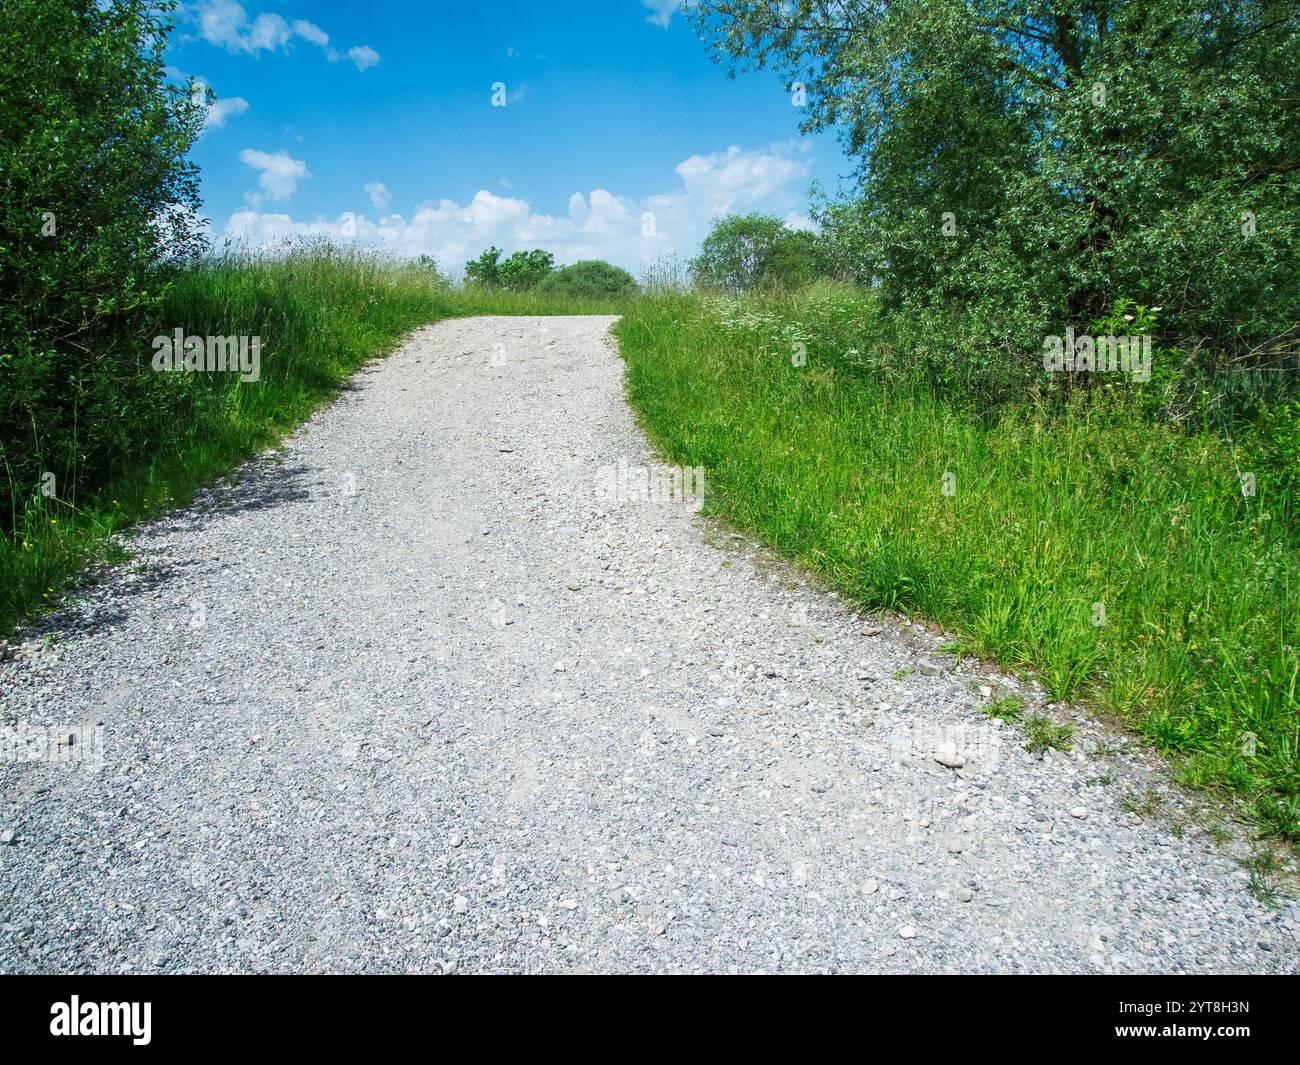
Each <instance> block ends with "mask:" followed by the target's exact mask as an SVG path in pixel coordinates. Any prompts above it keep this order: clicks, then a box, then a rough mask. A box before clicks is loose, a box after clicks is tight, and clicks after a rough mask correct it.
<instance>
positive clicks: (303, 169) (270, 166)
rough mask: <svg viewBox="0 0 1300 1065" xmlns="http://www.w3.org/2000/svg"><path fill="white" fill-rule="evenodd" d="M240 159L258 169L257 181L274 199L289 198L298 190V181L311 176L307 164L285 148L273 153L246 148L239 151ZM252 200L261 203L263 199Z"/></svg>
mask: <svg viewBox="0 0 1300 1065" xmlns="http://www.w3.org/2000/svg"><path fill="white" fill-rule="evenodd" d="M239 161H240V162H241V163H246V164H247V165H248V166H251V167H252V168H253V169H254V170H256V171H258V175H257V182H258V184H259V185H261V186H262V191H263V192H265V193H266V195H267V196H268V197H269V198H270V199H272V200H287V199H288V198H289V197H290V196H292V195H293V194H294V193H295V192H297V191H298V182H300V181H301V180H303V178H308V177H311V174H310V173H309V172H308V170H307V164H306V163H304V162H303V161H302V160H301V159H294V158H292V157H291V156H290V155H289V154H288V153H287V152H285V151H284V150H283V149H282V150H280V151H278V152H276V153H275V154H274V155H272V154H271V153H270V152H260V151H258V150H257V149H256V148H245V149H244V150H243V151H242V152H240V153H239ZM250 202H257V203H260V202H261V200H260V199H258V200H256V201H250Z"/></svg>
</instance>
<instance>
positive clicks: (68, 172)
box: [0, 0, 206, 528]
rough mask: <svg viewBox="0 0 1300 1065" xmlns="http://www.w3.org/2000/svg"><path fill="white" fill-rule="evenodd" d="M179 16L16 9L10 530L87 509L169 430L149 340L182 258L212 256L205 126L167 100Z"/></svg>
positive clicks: (129, 4)
mask: <svg viewBox="0 0 1300 1065" xmlns="http://www.w3.org/2000/svg"><path fill="white" fill-rule="evenodd" d="M171 6H172V5H170V4H153V3H147V2H139V0H74V2H71V3H69V2H68V0H7V2H6V3H5V4H4V5H3V8H0V466H3V468H4V473H5V477H6V479H7V481H8V489H9V493H8V494H9V501H10V507H11V509H10V513H9V515H8V522H7V524H8V527H10V528H13V527H15V526H16V524H17V522H18V520H19V515H20V512H21V511H22V510H23V508H24V507H25V505H26V501H27V500H29V499H30V498H31V496H32V494H33V493H34V491H35V489H36V488H37V486H38V484H39V483H41V482H43V481H44V482H45V483H46V484H51V482H50V481H49V478H48V477H47V476H46V475H47V474H53V475H54V479H53V482H52V486H53V487H54V489H55V490H56V491H57V493H58V498H61V499H67V500H71V499H74V498H75V497H76V495H77V490H78V488H82V489H84V488H87V487H94V486H96V485H98V484H101V483H102V482H103V481H104V480H105V479H106V478H108V477H109V476H111V475H112V474H113V472H114V471H115V470H118V469H120V468H121V466H122V464H123V463H124V462H125V461H126V460H127V459H128V458H129V457H131V456H132V455H133V453H134V452H136V451H138V450H140V449H141V448H145V449H147V448H148V447H150V446H153V445H154V444H156V442H157V439H158V437H157V435H153V431H155V430H157V431H161V429H162V427H163V426H165V425H166V422H167V403H168V399H167V393H168V389H167V388H166V387H165V385H164V384H163V383H162V382H160V381H159V380H158V378H159V375H157V374H154V373H153V372H152V370H151V367H150V348H149V344H148V342H147V341H146V340H145V339H144V338H145V336H146V335H147V332H146V329H147V326H148V325H150V324H151V322H150V319H151V316H152V315H153V314H154V313H155V310H156V307H157V305H158V301H159V299H160V297H161V295H162V293H163V288H164V277H165V267H166V264H167V262H168V260H169V259H175V258H181V257H184V256H186V255H187V254H189V253H190V252H192V251H194V250H196V248H197V245H198V228H197V216H196V214H195V211H196V209H197V207H198V204H199V200H198V190H197V176H196V170H195V168H194V166H193V165H192V164H191V163H188V162H187V161H186V158H185V157H186V153H187V152H188V151H189V148H190V145H191V144H192V143H193V141H194V139H195V137H196V136H197V135H198V133H199V130H200V129H201V127H202V122H203V118H204V115H205V112H206V107H205V102H204V100H203V99H202V97H201V96H195V95H194V94H193V93H192V89H193V86H190V85H186V86H179V85H171V84H168V82H167V80H166V74H165V72H164V64H163V51H164V48H165V44H166V37H167V33H168V31H169V30H170V23H169V21H168V19H167V14H168V12H169V9H170V8H171Z"/></svg>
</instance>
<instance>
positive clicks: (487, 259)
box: [465, 246, 501, 288]
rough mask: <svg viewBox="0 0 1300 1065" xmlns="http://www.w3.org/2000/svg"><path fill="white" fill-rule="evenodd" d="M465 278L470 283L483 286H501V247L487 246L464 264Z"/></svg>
mask: <svg viewBox="0 0 1300 1065" xmlns="http://www.w3.org/2000/svg"><path fill="white" fill-rule="evenodd" d="M465 280H466V281H467V282H469V283H470V284H471V285H482V286H483V287H484V288H499V287H500V286H501V249H500V248H498V247H495V246H494V247H491V248H488V249H487V251H485V252H483V254H481V255H480V256H479V257H478V258H477V259H471V260H470V261H469V262H467V263H466V264H465Z"/></svg>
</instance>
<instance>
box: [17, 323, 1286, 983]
mask: <svg viewBox="0 0 1300 1065" xmlns="http://www.w3.org/2000/svg"><path fill="white" fill-rule="evenodd" d="M610 322H611V319H609V318H601V317H584V318H481V319H471V320H458V321H449V322H444V323H440V324H438V325H436V326H432V327H429V328H427V329H424V330H421V331H419V332H418V333H417V334H415V335H414V336H413V337H412V338H411V339H410V341H409V342H408V343H407V344H406V345H405V346H404V347H403V348H402V349H401V350H400V351H399V352H397V353H396V354H394V355H393V356H392V357H390V358H388V359H386V360H384V361H382V362H378V363H375V364H374V365H373V366H372V367H371V368H370V369H368V370H367V371H366V372H364V373H362V374H361V375H359V377H358V378H357V380H356V387H355V388H354V389H351V390H349V391H348V392H346V393H345V394H344V395H343V397H341V398H340V400H339V401H338V402H337V403H335V404H334V405H333V406H332V407H330V408H329V409H328V410H325V411H322V412H321V413H320V414H319V415H318V416H317V417H315V418H314V419H313V420H312V421H311V422H310V423H309V424H308V425H307V426H306V427H305V428H304V429H303V430H302V431H301V432H299V433H297V434H296V435H295V436H294V437H293V438H292V439H291V440H290V441H288V443H287V445H286V446H285V448H284V449H283V450H282V451H281V452H280V453H279V454H278V455H277V456H274V457H264V458H262V459H259V460H258V461H256V462H254V463H250V464H249V465H247V466H246V467H244V468H243V469H242V470H241V471H240V475H239V480H238V482H237V483H232V484H230V485H226V486H218V487H216V488H214V489H213V490H212V491H211V492H208V493H206V494H205V496H204V497H203V498H201V499H200V500H199V501H197V502H196V504H195V505H194V506H192V507H190V508H188V509H186V510H184V511H180V512H177V513H175V514H173V515H171V516H169V517H167V518H165V519H164V520H161V521H158V522H156V523H154V524H152V525H150V526H148V527H146V528H143V529H141V530H139V531H138V532H137V533H136V534H135V535H134V536H132V538H131V545H130V546H131V547H132V549H133V551H134V552H135V558H134V560H133V562H131V563H128V564H125V565H122V566H119V567H116V568H115V569H113V570H112V571H110V573H109V574H108V575H107V576H106V578H105V579H104V580H103V581H101V582H100V583H99V584H96V585H94V586H91V587H88V588H87V589H85V590H84V591H83V593H82V594H81V600H80V603H79V604H78V605H76V606H74V607H70V608H69V609H67V610H65V611H63V612H62V613H61V614H59V615H57V616H55V617H53V618H51V619H48V620H47V621H46V622H44V623H43V624H42V626H41V627H39V628H35V629H31V630H28V631H27V632H25V633H23V634H20V636H19V640H21V641H23V650H22V651H21V652H20V653H19V654H18V655H17V656H16V657H15V658H14V659H13V660H11V661H7V662H0V692H3V704H4V719H5V720H4V724H6V725H7V726H9V727H15V726H19V725H23V726H26V727H31V726H38V725H40V726H65V728H64V730H63V731H65V732H66V731H67V729H68V728H70V727H73V726H78V725H80V726H84V727H85V729H86V731H87V732H93V729H94V728H95V725H96V723H97V722H102V734H101V735H102V748H101V753H102V764H99V765H98V766H97V767H96V766H95V763H94V760H93V759H92V760H87V761H82V762H80V763H74V764H48V763H46V762H42V761H15V760H9V761H6V762H3V763H0V830H3V833H0V840H3V839H4V838H6V835H7V833H9V832H12V833H13V835H12V838H11V840H10V842H8V843H3V844H0V906H2V907H3V914H2V918H0V920H2V923H0V969H3V970H4V971H5V972H38V971H39V972H64V971H79V972H80V971H107V972H116V971H123V972H138V971H166V972H172V971H304V970H305V971H348V972H351V971H366V972H391V971H397V972H403V971H433V972H444V971H462V972H463V971H511V972H537V971H756V970H763V971H773V970H783V971H806V970H831V971H900V972H933V971H945V972H946V971H978V972H985V971H998V972H1026V971H1032V972H1061V971H1070V972H1074V971H1083V972H1166V971H1173V972H1207V971H1214V972H1227V971H1233V972H1238V971H1240V972H1245V971H1252V972H1254V971H1266V972H1295V971H1296V970H1297V967H1298V958H1300V950H1298V947H1297V929H1298V927H1300V925H1298V921H1297V912H1296V910H1295V908H1294V904H1293V903H1291V902H1287V901H1283V902H1282V903H1281V905H1280V906H1278V907H1271V906H1267V905H1265V904H1263V903H1261V902H1260V901H1258V900H1257V898H1256V897H1255V896H1254V895H1253V894H1252V893H1251V891H1250V889H1249V885H1248V877H1247V874H1246V873H1245V871H1244V870H1243V869H1241V868H1240V867H1239V866H1238V864H1237V863H1236V862H1235V861H1234V860H1233V858H1232V856H1231V853H1230V850H1229V849H1225V848H1222V847H1218V846H1216V845H1215V844H1214V843H1212V842H1211V840H1210V839H1209V837H1208V836H1207V835H1206V834H1205V833H1204V832H1202V831H1199V830H1197V829H1195V828H1191V829H1188V830H1187V831H1185V832H1183V833H1182V834H1181V835H1176V834H1175V833H1173V832H1171V831H1170V829H1169V827H1168V825H1167V824H1166V823H1165V822H1164V821H1163V820H1161V819H1159V818H1150V817H1141V816H1138V815H1136V814H1134V813H1131V812H1128V811H1127V810H1126V809H1124V808H1123V807H1122V805H1121V799H1122V798H1123V796H1124V794H1126V792H1127V791H1128V790H1131V786H1132V782H1133V781H1138V780H1140V781H1148V780H1152V779H1156V780H1158V777H1153V776H1152V775H1151V772H1150V768H1149V766H1147V767H1145V768H1144V766H1143V757H1142V756H1141V755H1140V754H1138V753H1136V752H1134V753H1130V754H1124V755H1120V756H1116V757H1102V758H1094V757H1089V756H1088V755H1087V754H1086V753H1084V751H1083V750H1081V749H1078V748H1079V747H1084V746H1087V744H1088V741H1087V740H1086V739H1085V741H1084V742H1083V743H1081V744H1079V745H1077V747H1076V750H1075V751H1074V752H1072V753H1070V754H1060V753H1053V754H1051V755H1049V756H1048V757H1046V758H1038V757H1035V756H1033V755H1031V754H1029V753H1027V752H1026V751H1025V750H1024V749H1023V744H1022V741H1021V739H1020V738H1019V735H1018V732H1017V730H1016V729H1014V728H1012V727H1009V726H1002V725H999V724H996V723H991V722H989V721H988V720H986V719H985V717H984V716H983V715H982V714H981V713H980V712H979V710H978V708H977V705H978V704H979V703H980V702H982V701H984V700H985V699H987V698H988V697H989V696H988V695H984V694H981V693H980V692H979V690H978V685H979V684H984V685H986V686H987V687H989V688H993V689H994V694H995V695H996V694H997V690H996V687H997V686H1006V687H1012V688H1014V687H1015V683H1014V682H1011V681H1007V680H1005V679H1004V678H998V677H996V676H995V675H993V674H990V673H988V672H987V671H984V670H982V669H980V668H979V667H978V666H977V665H975V664H972V663H970V662H969V661H967V662H965V663H963V664H962V667H961V668H960V669H959V670H956V671H955V672H954V671H952V669H951V663H949V664H948V665H949V668H946V669H939V670H931V669H929V668H928V667H930V666H933V665H935V664H936V662H938V663H939V664H942V662H941V660H939V659H937V658H936V657H935V654H934V649H935V645H936V642H937V641H936V639H935V638H934V637H931V636H930V635H929V634H927V633H926V632H924V630H922V629H920V628H919V627H915V628H913V627H908V626H906V625H904V624H902V623H900V622H899V621H897V620H894V619H866V618H862V617H859V616H856V615H854V614H853V613H852V612H851V611H849V610H846V609H845V608H844V606H843V605H842V604H841V603H840V602H839V601H838V600H837V599H836V598H835V597H834V596H833V595H831V594H828V593H826V592H824V591H820V590H818V589H816V588H814V587H811V586H810V585H809V584H808V583H807V582H806V581H805V580H804V579H803V578H801V577H800V575H799V574H798V573H797V572H795V571H793V570H791V569H789V568H788V567H786V566H784V565H782V564H779V563H776V562H774V561H773V560H771V559H770V558H768V557H766V556H765V555H764V554H763V553H762V552H760V551H757V550H755V549H753V548H752V547H751V546H750V545H749V544H748V543H747V542H746V541H744V540H742V539H740V538H739V537H737V536H734V535H733V534H731V533H728V532H726V531H725V530H722V529H719V528H718V527H717V526H716V525H714V524H712V523H711V522H710V520H709V519H708V518H707V517H704V516H701V515H699V514H696V513H695V512H694V510H693V509H692V508H691V506H689V505H688V504H687V503H684V502H675V501H674V502H662V501H661V502H657V503H645V502H635V501H616V502H613V503H611V502H609V501H608V500H602V499H600V498H599V497H598V493H597V490H596V486H597V484H598V482H599V479H600V477H601V470H602V467H604V468H608V467H611V466H614V465H616V464H617V463H619V461H620V460H626V462H627V463H628V464H629V468H633V469H635V468H637V467H640V466H643V465H644V464H645V463H646V462H647V461H649V458H648V452H647V450H646V447H645V444H644V441H643V439H642V437H641V436H640V434H639V433H638V431H637V429H636V428H635V423H634V420H633V417H632V415H631V413H630V412H629V410H628V408H627V406H626V403H625V401H624V399H623V394H622V364H621V363H620V362H619V360H618V359H617V357H616V355H615V353H614V349H613V347H612V342H611V341H610V340H609V339H608V336H607V330H608V327H609V325H610ZM706 477H707V473H706ZM706 483H707V482H706ZM868 624H869V625H870V626H872V627H876V626H879V627H881V628H882V630H883V631H881V632H880V633H879V634H876V635H871V636H864V635H863V634H862V629H863V626H864V625H868ZM47 636H50V637H52V639H50V640H48V641H47V640H46V639H45V638H46V637H47ZM46 643H48V644H49V646H45V644H46ZM923 665H924V666H925V667H927V668H926V669H924V670H923V669H922V668H921V667H922V666H923ZM909 668H910V669H912V670H913V672H910V673H906V674H905V675H900V676H897V677H896V674H902V671H904V670H907V669H909ZM930 673H933V674H935V675H929V674H930ZM1022 690H1023V689H1022ZM1089 728H1092V726H1089ZM1110 742H1111V743H1116V742H1118V741H1117V740H1116V738H1115V737H1111V738H1110ZM80 749H81V750H83V751H92V753H93V745H92V746H90V747H88V746H87V744H86V742H85V739H84V734H83V743H82V745H81V748H80ZM1130 750H1132V748H1130ZM940 759H942V764H941V761H940ZM1112 776H1113V777H1115V778H1116V783H1106V782H1103V781H1104V780H1105V779H1106V778H1109V777H1112ZM1160 787H1161V788H1163V785H1160ZM1162 793H1167V792H1162Z"/></svg>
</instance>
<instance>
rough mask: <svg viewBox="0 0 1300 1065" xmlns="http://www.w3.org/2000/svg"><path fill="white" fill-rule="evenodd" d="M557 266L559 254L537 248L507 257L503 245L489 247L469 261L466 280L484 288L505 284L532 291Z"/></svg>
mask: <svg viewBox="0 0 1300 1065" xmlns="http://www.w3.org/2000/svg"><path fill="white" fill-rule="evenodd" d="M554 269H555V256H554V255H552V254H551V253H550V252H549V251H543V250H542V249H541V248H534V249H533V250H532V251H517V252H515V253H514V254H512V255H511V256H510V257H509V258H507V259H504V260H503V259H502V258H501V249H500V248H497V247H491V248H488V249H487V251H485V252H483V254H482V255H480V256H479V257H478V258H477V259H471V260H470V261H469V262H467V263H466V264H465V280H466V281H467V282H469V283H470V284H472V285H481V286H482V287H484V288H501V289H505V290H506V291H507V292H528V291H529V290H531V289H533V288H536V287H537V284H538V282H540V281H541V280H543V279H544V278H545V277H547V276H548V275H549V274H550V273H551V272H552V271H553V270H554Z"/></svg>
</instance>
